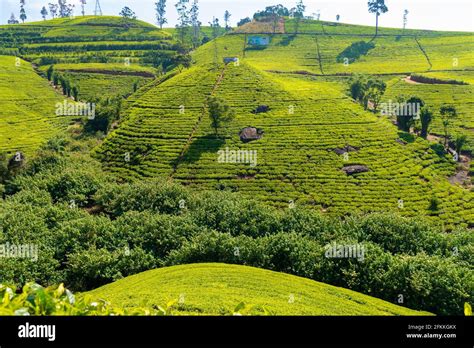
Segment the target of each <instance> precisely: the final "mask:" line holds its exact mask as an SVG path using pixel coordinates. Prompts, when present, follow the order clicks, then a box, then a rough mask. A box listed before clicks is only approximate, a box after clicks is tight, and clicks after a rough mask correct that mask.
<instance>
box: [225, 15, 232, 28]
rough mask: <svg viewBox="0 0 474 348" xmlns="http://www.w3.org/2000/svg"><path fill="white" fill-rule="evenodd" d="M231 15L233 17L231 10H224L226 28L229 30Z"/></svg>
mask: <svg viewBox="0 0 474 348" xmlns="http://www.w3.org/2000/svg"><path fill="white" fill-rule="evenodd" d="M230 17H232V15H231V14H230V12H229V11H228V10H226V11H225V12H224V22H225V30H229V29H230V26H229V23H230Z"/></svg>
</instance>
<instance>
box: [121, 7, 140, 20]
mask: <svg viewBox="0 0 474 348" xmlns="http://www.w3.org/2000/svg"><path fill="white" fill-rule="evenodd" d="M119 16H122V18H124V19H137V15H136V14H135V12H133V11H132V9H131V8H130V7H128V6H125V7H124V8H123V9H122V11H120V13H119Z"/></svg>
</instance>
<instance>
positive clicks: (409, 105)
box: [349, 74, 467, 161]
mask: <svg viewBox="0 0 474 348" xmlns="http://www.w3.org/2000/svg"><path fill="white" fill-rule="evenodd" d="M386 89H387V85H386V83H385V82H384V81H383V80H381V79H377V78H374V77H371V76H366V75H360V74H356V75H354V76H352V77H351V79H350V80H349V93H350V95H351V97H352V98H353V99H354V100H356V101H358V102H359V103H360V104H361V105H363V107H364V109H365V110H368V109H372V110H373V111H374V112H377V111H378V109H379V106H380V102H381V100H382V97H383V95H384V94H385V91H386ZM396 104H397V106H398V107H396V108H394V110H389V111H387V114H391V113H392V112H393V114H394V116H396V119H397V126H398V128H399V129H400V130H401V131H404V132H411V131H412V130H413V131H414V133H416V134H418V135H419V136H421V137H422V138H424V139H427V138H428V135H429V130H430V126H431V124H432V122H433V119H434V117H435V113H434V112H433V110H431V109H430V108H429V107H428V106H426V105H425V102H424V101H423V100H422V99H421V98H419V97H416V96H412V97H408V98H407V97H406V96H399V97H398V98H397V100H396ZM457 114H458V113H457V110H456V107H455V106H453V105H442V106H441V107H440V109H439V111H438V115H439V117H440V118H441V120H442V125H443V129H444V148H445V151H448V150H449V139H450V138H451V135H450V128H451V126H452V123H453V121H454V119H455V118H456V117H457ZM466 142H467V137H466V136H465V135H459V136H457V137H456V138H455V139H454V150H455V151H456V154H457V160H458V161H460V160H461V156H460V155H461V153H462V150H463V148H464V146H465V145H466Z"/></svg>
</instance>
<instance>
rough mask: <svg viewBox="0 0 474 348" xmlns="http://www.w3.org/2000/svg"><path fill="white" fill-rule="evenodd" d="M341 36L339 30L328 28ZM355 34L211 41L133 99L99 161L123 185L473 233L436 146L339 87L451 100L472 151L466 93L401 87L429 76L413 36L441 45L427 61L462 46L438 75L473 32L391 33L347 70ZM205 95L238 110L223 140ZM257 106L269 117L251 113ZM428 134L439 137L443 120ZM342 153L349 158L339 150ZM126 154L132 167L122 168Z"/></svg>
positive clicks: (463, 195) (472, 216)
mask: <svg viewBox="0 0 474 348" xmlns="http://www.w3.org/2000/svg"><path fill="white" fill-rule="evenodd" d="M339 28H341V29H344V28H346V27H345V26H342V25H341V26H334V27H332V29H333V30H335V31H337V30H338V29H339ZM366 28H368V27H366ZM423 33H425V34H426V37H421V35H422V34H423ZM360 35H361V36H355V35H354V33H353V32H350V33H347V32H346V31H345V30H342V32H341V33H340V35H332V34H331V35H329V34H324V33H321V34H319V35H309V34H308V35H306V34H298V35H296V36H294V35H288V34H282V35H275V36H273V37H272V38H271V42H270V44H269V45H268V46H267V47H263V48H262V47H260V48H258V49H256V48H255V47H247V48H246V49H244V47H245V46H246V45H245V44H246V42H247V41H246V40H247V39H248V37H249V35H248V34H230V35H225V36H223V37H221V38H218V39H217V41H216V42H212V43H208V44H206V45H204V46H202V47H200V48H199V49H198V50H197V51H196V52H195V53H194V55H193V57H194V59H195V62H196V65H195V66H194V67H192V68H191V69H188V70H186V71H183V72H182V73H181V74H178V75H177V76H175V77H173V78H171V79H168V80H167V81H166V82H164V83H163V84H161V85H157V86H155V87H153V88H150V89H148V90H147V91H145V92H143V93H141V94H140V95H138V96H137V97H136V98H132V99H130V101H129V106H130V107H129V111H128V114H127V115H126V117H125V118H124V121H123V122H122V124H121V126H120V128H119V129H118V130H117V131H115V132H114V133H112V134H111V135H110V136H109V138H108V139H107V140H106V141H105V143H104V145H103V146H102V147H100V148H99V149H97V154H98V156H99V158H100V159H102V161H103V162H104V163H105V166H106V167H107V168H108V169H109V170H110V171H112V172H114V173H116V174H118V175H120V176H121V177H124V178H137V177H141V176H147V177H155V176H161V177H166V178H173V179H175V180H177V181H179V182H181V183H183V184H185V185H188V186H191V187H193V188H194V189H197V190H208V189H211V190H212V189H219V190H230V191H238V192H242V193H244V194H245V195H247V196H250V197H254V198H257V199H260V200H262V201H265V202H268V203H271V204H273V205H275V206H279V207H283V208H284V207H287V206H288V205H289V204H291V203H292V202H295V203H296V204H303V205H310V206H313V207H315V209H318V210H320V211H323V212H328V213H334V214H338V215H343V214H351V213H354V212H363V213H367V212H373V211H379V212H380V211H397V212H400V213H401V214H403V215H405V216H418V215H424V216H429V217H430V218H432V219H433V220H435V221H437V222H439V223H440V224H444V225H445V226H447V227H450V226H453V225H459V224H462V225H468V226H471V227H472V226H473V223H474V204H473V202H474V199H473V193H472V192H470V191H469V189H468V188H465V187H461V186H460V185H455V184H451V183H450V182H449V180H448V179H449V178H450V177H452V176H454V175H455V174H456V164H455V163H454V161H453V160H452V158H451V156H447V155H446V156H445V155H443V154H440V153H439V152H436V151H434V149H433V146H434V143H432V142H428V141H425V140H423V139H421V138H420V137H414V136H412V135H409V134H405V133H402V132H399V131H398V129H397V127H396V126H395V125H393V124H392V123H391V120H389V119H388V118H385V117H382V116H380V115H375V114H374V113H371V112H367V111H364V110H363V108H362V107H361V106H360V105H357V104H355V103H354V102H353V101H352V100H351V99H350V98H349V97H348V96H347V94H346V88H347V87H346V84H347V79H348V75H350V74H351V73H356V72H358V73H379V74H385V75H381V76H382V78H383V79H384V80H385V81H387V84H388V91H387V94H386V98H387V99H388V98H392V99H394V98H395V97H396V96H398V94H399V93H405V92H406V93H407V94H408V95H410V93H416V94H419V95H420V96H421V97H424V98H426V102H427V104H428V105H429V106H430V107H432V108H433V109H435V108H436V107H438V108H439V106H440V105H441V103H442V102H446V103H453V104H454V105H455V106H457V107H458V110H459V116H458V118H457V119H456V120H453V124H454V125H455V126H454V127H453V128H452V134H453V135H454V134H467V135H468V139H469V144H468V146H469V148H472V144H473V142H472V141H473V140H474V138H473V136H472V134H473V133H472V130H471V128H470V127H472V125H471V123H472V120H473V119H472V113H470V112H469V105H471V104H472V101H473V100H472V92H473V90H472V85H466V86H454V87H453V86H451V85H447V86H446V87H445V86H442V88H438V87H437V85H424V84H420V85H415V86H416V87H412V86H414V85H412V84H409V83H407V82H404V81H400V80H401V79H402V78H406V76H407V74H410V73H411V72H424V71H428V70H429V68H430V65H429V63H428V60H427V58H426V56H425V54H424V53H423V50H422V49H420V47H419V45H418V43H417V40H418V41H419V42H421V41H423V40H426V41H427V40H434V41H433V42H435V41H436V42H438V43H437V45H435V46H430V50H431V51H433V50H434V52H435V53H433V56H435V57H436V55H442V54H445V53H446V52H448V51H452V50H453V49H454V48H453V45H454V42H455V39H456V40H460V41H459V42H462V44H460V45H459V50H458V51H457V54H458V55H459V57H464V58H463V59H460V60H459V64H460V65H458V66H457V67H456V68H454V67H453V68H452V69H451V70H446V74H448V75H449V74H450V73H451V72H452V73H454V74H456V73H457V71H456V70H457V69H464V70H463V71H465V72H466V74H469V73H470V71H471V70H470V69H471V68H472V67H473V66H474V60H473V59H472V56H470V55H469V54H468V53H469V50H470V49H471V48H472V47H473V44H474V41H473V40H472V38H473V36H472V35H471V34H469V33H441V32H419V33H418V35H420V36H419V37H418V38H415V37H414V36H413V35H411V36H410V35H407V36H403V37H400V38H399V37H398V36H399V35H400V33H397V32H391V31H388V32H387V33H386V34H384V35H383V36H381V37H379V38H377V39H376V40H375V48H374V49H373V50H371V51H369V53H368V55H367V56H363V57H361V58H360V59H358V60H356V61H355V62H354V63H352V64H349V66H345V65H344V64H343V63H338V62H337V56H338V55H339V53H341V52H342V51H343V50H344V49H345V48H346V47H348V45H350V44H351V43H353V42H357V41H360V40H370V38H371V36H370V35H369V32H368V31H365V33H362V34H360ZM438 50H439V54H438V53H437V52H438ZM318 52H319V53H318ZM224 57H238V58H239V59H240V60H239V64H229V65H227V66H224V64H222V60H223V58H224ZM216 58H217V63H218V65H217V66H216V65H215V63H216ZM430 61H431V60H430ZM436 62H437V60H436V59H433V60H432V61H431V63H432V64H437V63H436ZM441 67H442V66H441ZM191 81H192V83H191ZM457 87H459V88H457ZM404 90H405V91H404ZM435 91H442V93H437V94H435V93H436V92H435ZM433 92H434V93H433ZM459 92H462V94H461V96H462V97H460V94H459ZM209 95H215V96H217V97H219V98H221V99H223V100H225V101H226V103H227V104H228V105H229V106H230V107H231V108H232V109H233V110H234V111H235V113H236V117H235V119H234V120H232V121H231V122H229V123H227V124H226V125H225V127H224V130H223V134H222V137H221V138H220V139H216V138H215V136H214V134H213V130H212V129H211V127H210V121H209V117H208V115H207V103H206V99H207V97H208V96H209ZM259 106H268V107H269V110H268V111H267V112H263V113H257V112H255V110H256V109H257V108H258V107H259ZM248 126H253V127H256V128H260V129H262V130H263V131H264V132H265V134H264V136H263V138H262V139H261V140H258V141H254V142H251V143H247V144H244V143H243V142H242V141H241V140H240V139H239V132H240V131H241V130H242V129H243V128H244V127H248ZM432 132H433V133H434V134H439V133H440V132H441V123H440V120H439V119H435V121H434V123H433V127H432ZM348 146H349V147H351V149H352V150H351V151H350V152H349V154H348V155H349V156H348V157H347V158H345V157H344V156H342V155H340V154H338V153H337V151H340V150H341V149H344V148H346V147H348ZM226 148H228V149H230V150H234V151H239V150H249V151H257V154H258V164H257V165H256V166H255V167H252V166H250V165H249V164H248V163H220V162H219V161H218V153H219V151H220V150H225V149H226ZM126 153H128V154H130V157H131V161H125V160H124V154H126ZM351 165H363V166H366V167H367V168H368V172H366V173H362V174H358V175H347V174H346V173H345V172H344V171H343V169H344V168H345V167H347V166H351ZM433 202H436V204H433Z"/></svg>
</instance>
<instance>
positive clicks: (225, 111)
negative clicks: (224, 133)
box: [207, 96, 235, 137]
mask: <svg viewBox="0 0 474 348" xmlns="http://www.w3.org/2000/svg"><path fill="white" fill-rule="evenodd" d="M207 103H208V111H209V117H210V119H211V127H212V128H214V131H215V135H216V137H218V136H219V129H220V128H221V127H222V125H223V123H224V122H229V121H231V120H232V119H233V118H234V116H235V113H234V110H232V109H231V108H230V106H229V105H227V104H226V103H225V101H224V100H222V99H219V98H217V97H214V96H211V97H209V98H208V100H207Z"/></svg>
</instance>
